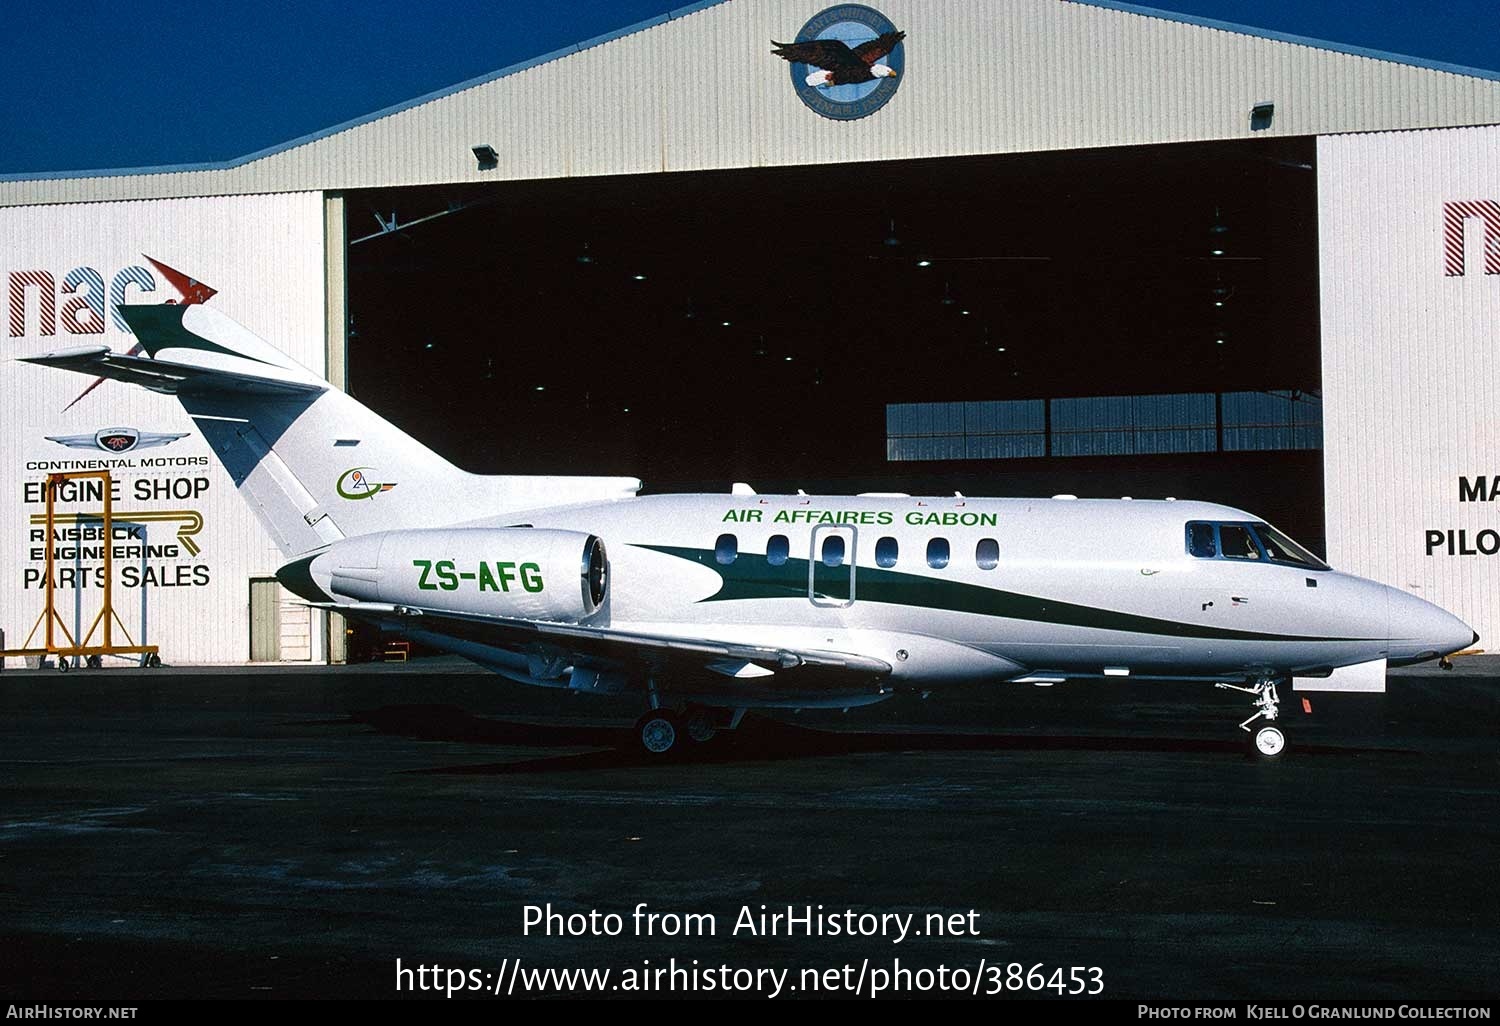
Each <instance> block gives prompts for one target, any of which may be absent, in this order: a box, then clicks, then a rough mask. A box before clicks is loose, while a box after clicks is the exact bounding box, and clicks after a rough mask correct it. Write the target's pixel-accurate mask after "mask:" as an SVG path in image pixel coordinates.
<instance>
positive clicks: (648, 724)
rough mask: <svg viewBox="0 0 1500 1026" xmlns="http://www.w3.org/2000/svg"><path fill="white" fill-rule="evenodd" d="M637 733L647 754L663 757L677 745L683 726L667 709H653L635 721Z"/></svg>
mask: <svg viewBox="0 0 1500 1026" xmlns="http://www.w3.org/2000/svg"><path fill="white" fill-rule="evenodd" d="M635 733H636V737H638V738H640V741H641V747H642V748H644V749H645V750H646V754H647V755H650V756H653V757H656V758H662V757H664V756H666V755H668V754H669V753H670V752H671V751H672V750H673V749H674V748H676V747H677V742H678V740H679V739H680V738H681V737H682V728H681V726H680V725H679V724H678V722H677V717H675V716H673V715H672V714H671V713H669V712H667V711H666V710H665V709H653V710H652V711H651V712H648V713H647V714H646V715H644V716H642V717H641V718H640V719H638V720H636V721H635Z"/></svg>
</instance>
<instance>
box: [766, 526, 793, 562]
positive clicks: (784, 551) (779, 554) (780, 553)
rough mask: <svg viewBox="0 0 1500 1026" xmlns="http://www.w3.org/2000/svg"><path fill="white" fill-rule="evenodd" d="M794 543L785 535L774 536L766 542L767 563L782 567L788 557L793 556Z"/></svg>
mask: <svg viewBox="0 0 1500 1026" xmlns="http://www.w3.org/2000/svg"><path fill="white" fill-rule="evenodd" d="M791 552H792V543H791V542H789V541H787V537H786V535H784V534H773V535H771V537H770V538H769V539H768V540H767V541H766V562H767V563H770V564H771V565H772V566H781V565H783V564H784V563H786V558H787V556H789V555H791Z"/></svg>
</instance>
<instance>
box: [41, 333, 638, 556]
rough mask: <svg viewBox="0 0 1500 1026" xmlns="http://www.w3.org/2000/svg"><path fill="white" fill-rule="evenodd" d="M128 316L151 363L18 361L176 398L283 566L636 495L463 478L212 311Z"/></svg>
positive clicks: (617, 483)
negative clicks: (371, 537) (375, 538)
mask: <svg viewBox="0 0 1500 1026" xmlns="http://www.w3.org/2000/svg"><path fill="white" fill-rule="evenodd" d="M119 309H120V314H121V316H123V317H124V318H125V320H126V322H127V323H128V324H129V325H130V327H131V330H132V331H133V332H135V335H136V338H137V340H138V341H139V342H140V343H141V348H142V349H144V350H145V352H146V353H147V354H149V357H148V356H131V355H128V354H121V353H114V352H111V351H110V350H109V348H108V347H106V346H83V347H78V348H74V349H67V350H62V351H59V352H54V353H47V354H44V355H41V356H32V357H23V358H22V359H23V360H24V361H25V362H27V363H36V364H41V365H43V366H50V367H58V368H60V369H63V370H72V371H77V372H79V373H83V374H88V375H92V376H99V377H107V378H114V379H116V380H120V381H126V382H130V383H132V384H137V385H141V386H143V387H145V388H149V389H152V390H153V391H157V392H164V393H168V394H171V395H175V396H176V397H177V399H178V400H179V401H180V402H181V403H182V405H183V408H184V409H185V410H186V411H187V413H188V415H189V416H191V417H192V418H193V420H194V423H195V424H196V425H197V426H198V429H199V430H200V431H201V432H202V433H203V437H204V438H205V439H206V440H207V441H208V443H209V445H210V446H211V447H212V448H213V450H214V453H215V455H216V456H217V457H218V458H219V461H220V462H221V463H222V464H223V465H224V468H225V469H226V470H227V471H228V472H229V474H230V477H231V478H232V479H233V480H234V483H235V487H236V488H238V489H239V491H240V494H241V495H242V496H243V497H244V499H245V501H246V502H247V503H248V504H249V505H250V508H251V510H252V511H253V512H254V513H255V515H256V516H257V518H258V519H259V520H260V522H261V523H262V525H264V527H265V528H266V530H267V532H269V533H270V535H271V537H272V539H273V540H274V541H275V542H276V545H277V547H278V548H280V549H281V551H282V553H283V554H285V555H287V556H297V555H301V554H303V553H306V552H310V551H312V550H314V549H318V548H321V547H322V546H324V545H327V544H330V543H332V542H335V541H338V540H340V539H342V538H346V537H352V536H354V535H359V534H367V533H369V532H372V531H383V530H396V529H400V528H405V527H431V526H440V525H443V524H452V523H461V522H464V521H469V520H475V519H478V518H480V517H485V516H491V515H497V514H504V513H508V512H512V511H520V510H525V509H534V508H537V507H541V506H550V505H562V504H565V503H572V502H587V501H592V500H599V499H613V498H623V497H627V496H630V495H634V494H635V493H636V491H638V490H639V489H640V487H641V483H640V481H638V480H636V479H635V478H628V477H533V476H513V475H502V476H481V475H477V474H470V473H467V472H466V471H463V470H460V469H459V468H457V467H455V466H453V464H451V463H449V462H448V461H447V460H445V459H443V458H442V457H441V456H439V455H438V454H437V453H435V452H433V451H432V450H431V449H429V448H428V447H427V446H425V445H423V444H422V443H421V442H419V441H417V440H416V439H415V438H412V437H411V436H410V435H408V434H406V433H405V432H404V431H402V430H401V429H399V428H397V427H396V426H395V425H393V424H391V423H390V422H389V421H387V420H385V419H384V418H382V417H380V416H379V415H378V414H376V413H374V412H373V411H372V410H370V409H368V408H367V407H365V406H364V405H362V404H361V403H359V402H358V401H356V400H355V399H353V398H351V397H350V396H348V395H345V394H344V393H342V392H340V391H338V390H337V389H335V388H333V387H332V386H331V385H329V384H328V382H327V381H324V380H323V379H322V378H320V377H319V376H318V375H316V374H314V373H313V372H312V371H309V370H307V369H306V368H305V367H302V366H300V365H299V364H297V363H296V362H295V361H294V360H292V359H291V358H290V357H288V356H286V355H285V354H284V353H282V352H281V351H279V350H278V349H276V348H275V347H274V346H272V345H270V344H269V343H267V342H265V341H264V340H262V339H260V338H259V337H257V336H256V335H254V334H253V333H251V332H250V331H248V330H247V329H246V328H244V327H242V326H241V325H240V324H238V323H236V322H235V321H234V320H232V319H230V318H229V317H227V316H226V315H224V314H222V313H220V312H218V311H216V310H214V309H213V308H212V307H207V306H202V305H181V306H171V305H168V306H144V305H127V306H121V307H120V308H119Z"/></svg>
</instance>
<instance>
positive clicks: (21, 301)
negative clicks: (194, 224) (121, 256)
mask: <svg viewBox="0 0 1500 1026" xmlns="http://www.w3.org/2000/svg"><path fill="white" fill-rule="evenodd" d="M132 287H133V288H137V289H139V290H140V291H142V292H155V291H156V279H155V278H154V277H152V275H151V272H150V271H148V270H146V268H144V267H126V268H124V269H123V270H121V271H119V272H117V273H116V274H115V276H114V277H113V278H111V279H110V280H109V283H108V284H107V285H106V284H105V281H104V275H102V274H100V273H99V272H98V271H96V270H94V269H93V268H92V267H75V268H73V269H72V270H71V271H69V272H68V273H67V274H65V275H63V278H62V282H61V283H59V282H58V281H57V279H56V278H55V277H54V276H53V274H52V272H51V271H11V272H10V337H11V338H23V337H25V335H26V329H27V327H28V326H29V325H31V324H35V326H36V332H37V334H39V335H42V336H43V337H47V336H52V335H56V334H57V322H58V321H59V320H61V321H62V328H63V331H65V332H67V333H68V334H69V335H102V334H104V328H105V325H106V323H107V319H108V321H112V322H113V323H114V326H115V330H116V331H125V332H128V331H129V330H130V329H129V328H128V327H127V326H126V324H125V320H124V318H122V317H121V316H120V313H119V311H118V310H117V309H115V308H116V307H118V306H120V305H122V304H123V303H124V302H125V292H126V290H127V289H130V288H132ZM59 301H60V302H59Z"/></svg>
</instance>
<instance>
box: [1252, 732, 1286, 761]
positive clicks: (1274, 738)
mask: <svg viewBox="0 0 1500 1026" xmlns="http://www.w3.org/2000/svg"><path fill="white" fill-rule="evenodd" d="M1284 751H1286V735H1285V734H1283V733H1282V732H1281V728H1280V727H1261V728H1260V729H1259V730H1257V731H1256V732H1255V754H1256V755H1259V756H1260V757H1261V758H1263V759H1274V758H1276V757H1277V756H1279V755H1280V754H1281V753H1282V752H1284Z"/></svg>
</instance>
